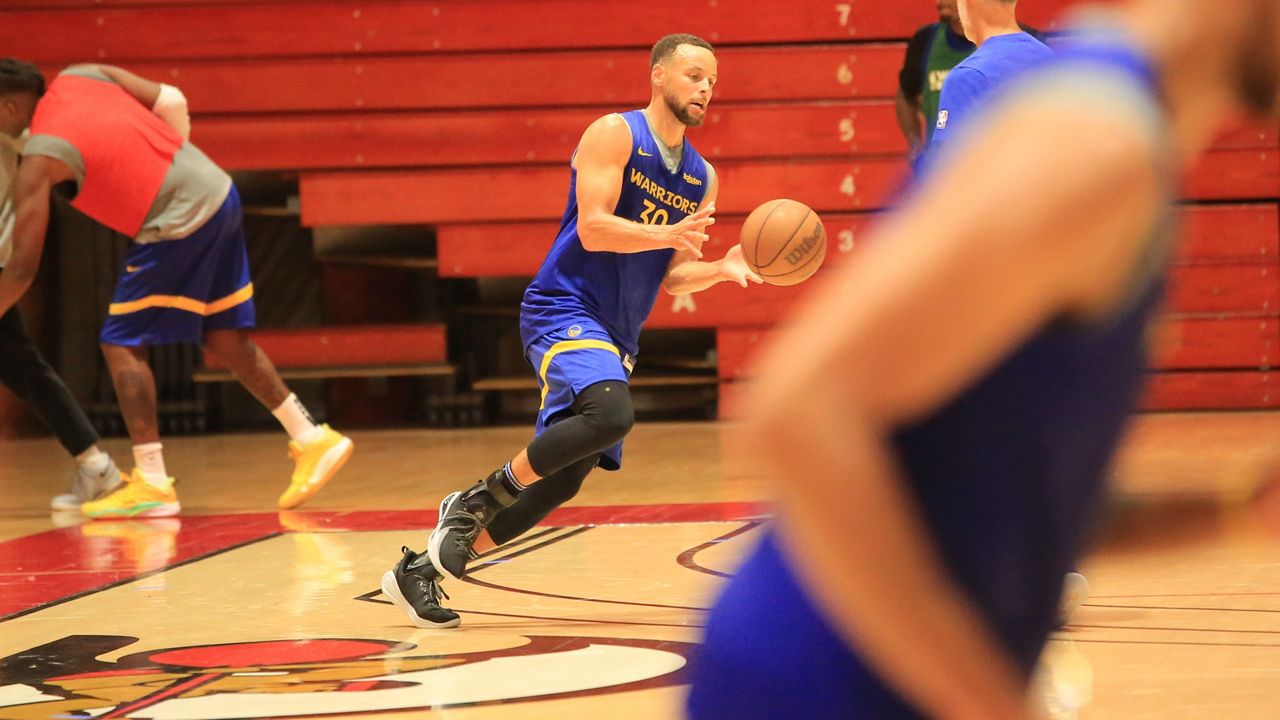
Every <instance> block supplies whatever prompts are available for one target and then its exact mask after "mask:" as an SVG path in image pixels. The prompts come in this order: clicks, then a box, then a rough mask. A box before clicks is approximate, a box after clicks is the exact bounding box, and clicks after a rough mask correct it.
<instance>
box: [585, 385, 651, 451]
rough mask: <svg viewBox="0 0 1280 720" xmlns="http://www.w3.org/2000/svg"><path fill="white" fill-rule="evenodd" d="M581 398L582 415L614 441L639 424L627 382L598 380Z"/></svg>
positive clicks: (588, 422) (593, 427)
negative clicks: (599, 381)
mask: <svg viewBox="0 0 1280 720" xmlns="http://www.w3.org/2000/svg"><path fill="white" fill-rule="evenodd" d="M578 399H579V402H578V403H576V404H577V405H578V406H579V407H578V411H579V414H581V415H582V416H583V418H585V419H586V421H587V424H588V425H590V426H591V428H592V429H594V430H595V431H596V432H597V433H598V434H599V435H601V436H604V437H606V438H608V439H609V440H610V441H612V442H617V441H619V440H621V439H622V438H624V437H626V435H627V433H629V432H631V428H632V426H633V425H635V423H636V412H635V407H634V406H633V405H632V404H631V392H630V389H629V388H628V387H627V384H626V383H624V382H618V381H615V380H610V381H606V382H601V383H596V384H595V385H592V386H590V387H588V388H587V389H586V390H583V391H582V394H581V396H580V397H579V398H578Z"/></svg>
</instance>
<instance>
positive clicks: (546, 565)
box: [0, 413, 1280, 720]
mask: <svg viewBox="0 0 1280 720" xmlns="http://www.w3.org/2000/svg"><path fill="white" fill-rule="evenodd" d="M352 435H353V437H354V439H355V441H356V453H355V456H354V457H353V459H352V461H351V462H350V463H349V464H348V466H347V467H346V469H344V471H343V472H342V474H340V475H339V477H338V478H337V479H336V480H335V481H334V483H333V484H332V485H331V486H330V487H329V488H327V489H326V490H325V491H324V492H323V493H321V495H320V496H319V497H317V498H316V499H315V500H314V501H313V502H312V503H311V504H310V505H309V506H307V507H306V508H305V509H304V510H301V511H295V512H285V513H277V512H275V511H274V509H273V508H274V500H275V497H276V496H277V495H278V494H279V492H280V490H282V489H283V486H284V485H285V483H286V480H287V477H288V473H289V471H290V464H289V461H288V460H287V459H286V457H285V448H284V442H283V436H282V435H281V434H278V433H270V434H254V435H228V436H217V437H206V438H191V439H188V438H172V439H169V440H168V441H167V442H166V458H167V461H168V465H169V468H170V470H171V471H172V472H173V473H174V474H175V475H176V476H177V477H178V479H179V493H180V498H181V500H182V503H183V505H184V514H183V516H182V517H180V518H173V519H163V520H136V521H121V522H98V523H78V522H77V521H76V520H75V519H74V518H65V517H62V518H51V516H50V515H49V513H48V512H47V511H46V510H45V508H46V507H47V503H48V499H49V497H50V496H51V495H52V494H54V493H56V492H59V491H61V490H62V489H63V487H62V485H63V483H64V481H65V480H66V478H67V477H68V476H69V472H70V468H69V461H67V460H66V458H65V457H63V456H62V454H61V453H60V452H59V450H58V448H57V446H56V445H55V444H54V443H53V441H52V440H27V441H11V442H5V443H0V453H2V454H3V457H4V458H5V463H4V468H3V470H2V471H0V494H2V495H3V497H5V498H7V500H8V502H7V503H6V508H5V509H4V510H3V511H0V718H23V719H25V718H50V717H57V718H76V717H100V718H125V717H129V718H157V719H159V718H172V719H174V720H176V719H179V718H193V719H194V718H278V717H289V718H300V717H309V716H319V715H324V716H326V717H346V716H352V717H355V716H361V717H386V718H396V717H402V718H408V717H414V718H418V717H437V716H438V717H448V718H544V717H545V718H563V717H601V718H606V717H607V718H674V717H678V716H679V712H680V706H681V702H682V696H683V687H682V682H683V680H682V675H681V668H682V667H683V666H684V664H685V661H686V658H687V657H688V654H689V652H690V651H691V649H692V648H693V646H694V644H695V643H696V642H697V641H698V634H699V626H700V624H701V622H702V614H703V613H702V610H701V609H702V608H705V607H706V606H707V604H708V603H709V602H710V600H711V598H712V597H713V595H714V593H715V591H716V588H717V587H718V586H719V584H720V583H721V582H722V580H723V577H724V576H725V574H726V573H729V572H732V569H733V566H734V563H735V559H736V558H737V557H739V556H740V554H741V553H742V552H743V551H744V550H745V549H747V548H748V547H749V546H750V544H751V542H752V541H753V539H754V538H755V537H756V536H757V533H758V531H759V528H758V520H757V518H758V517H759V515H760V514H761V513H762V512H763V511H764V506H763V504H762V503H763V501H765V500H766V498H767V493H768V482H767V478H764V477H761V476H760V475H759V474H758V473H756V472H754V471H753V468H752V466H751V465H750V463H749V462H747V461H743V460H741V459H739V449H738V448H737V447H736V446H735V440H734V435H733V431H732V426H731V425H725V424H714V423H691V424H646V425H641V426H639V427H638V428H637V429H636V431H635V433H634V434H633V436H632V438H631V439H630V440H629V441H628V444H627V452H626V467H625V469H624V470H623V472H621V473H614V474H607V473H599V472H598V473H597V474H596V475H593V476H592V477H591V478H590V479H589V480H588V482H587V484H586V486H585V488H584V489H583V492H582V493H581V494H580V495H579V497H578V498H576V499H575V500H574V501H573V502H572V503H570V505H569V506H566V508H563V509H562V510H560V511H558V512H557V513H556V514H554V515H553V516H552V517H551V518H549V520H548V523H547V524H546V525H545V526H543V527H540V528H537V529H535V530H534V531H532V532H531V533H530V534H529V535H527V536H526V538H525V539H523V541H518V542H517V543H516V544H513V545H511V546H509V547H507V548H504V549H502V550H500V551H499V552H497V553H495V554H494V555H491V556H489V557H486V558H485V559H484V561H483V563H484V564H482V565H480V566H478V569H477V570H476V572H475V573H474V576H473V577H472V578H471V582H468V583H450V584H449V585H448V586H446V589H447V591H448V592H449V593H450V595H451V596H452V599H451V600H450V601H449V603H448V604H449V605H451V606H452V607H454V608H456V609H458V610H459V611H460V612H462V615H463V626H462V627H461V628H458V629H454V630H418V629H416V628H413V627H412V626H410V625H409V624H408V623H407V622H406V620H405V618H404V617H403V616H402V615H401V614H400V613H399V611H397V610H395V609H394V608H393V607H391V606H390V605H389V604H387V603H386V602H385V600H384V599H383V598H382V597H381V595H380V593H379V592H378V582H379V577H380V576H381V574H382V573H383V572H384V571H385V570H386V569H388V568H389V567H390V566H391V565H392V564H393V563H394V562H395V560H396V559H397V558H398V556H399V548H400V546H401V545H402V544H408V545H412V546H415V547H418V548H420V547H421V546H422V545H423V544H424V543H425V539H426V528H428V527H429V526H430V525H431V524H432V523H433V522H434V515H435V509H434V508H435V505H436V503H437V502H438V500H439V498H440V497H441V496H442V495H443V494H444V493H445V492H447V491H449V490H451V489H454V488H456V487H459V486H460V485H461V484H462V483H464V482H467V481H469V480H472V479H474V478H477V477H479V476H480V474H481V473H483V472H486V471H488V470H491V469H492V468H493V467H495V466H496V465H497V464H498V463H499V462H501V461H502V460H504V459H505V458H506V457H507V456H508V455H510V454H511V453H512V451H514V450H515V449H517V448H519V447H520V446H521V445H522V444H523V443H524V442H525V441H526V440H527V438H528V435H529V431H528V430H527V429H525V428H501V429H485V430H466V431H425V430H423V431H417V430H413V431H392V432H387V431H378V432H355V433H353V434H352ZM1277 438H1280V415H1277V414H1266V413H1247V414H1245V413H1241V414H1228V413H1219V414H1174V415H1148V416H1143V417H1141V418H1139V420H1138V422H1137V423H1136V425H1135V429H1134V432H1133V434H1132V436H1131V438H1130V440H1129V442H1128V444H1127V446H1126V449H1125V452H1124V454H1123V457H1122V460H1121V462H1120V463H1119V464H1118V467H1117V488H1118V492H1117V496H1116V500H1115V502H1114V503H1113V507H1112V511H1111V513H1110V522H1109V523H1108V526H1107V530H1106V531H1105V532H1104V533H1102V536H1101V539H1100V541H1099V544H1098V547H1097V549H1096V551H1095V552H1094V553H1093V554H1092V555H1091V556H1090V557H1089V558H1088V559H1087V560H1086V561H1085V562H1084V564H1083V568H1082V569H1083V571H1084V572H1085V574H1086V575H1087V576H1088V577H1089V580H1090V582H1091V584H1092V589H1093V596H1092V597H1091V598H1090V599H1089V601H1088V602H1087V604H1086V605H1085V606H1084V607H1082V608H1081V609H1080V610H1079V611H1078V612H1077V614H1076V616H1075V620H1074V622H1073V624H1072V625H1071V627H1070V628H1068V629H1067V630H1066V631H1064V632H1062V633H1060V634H1059V635H1057V636H1056V637H1055V639H1054V640H1053V642H1052V643H1051V644H1050V646H1049V648H1048V650H1047V652H1046V656H1045V662H1044V663H1043V669H1042V672H1041V674H1040V679H1039V683H1038V687H1039V690H1038V692H1037V694H1038V695H1039V696H1041V697H1043V698H1044V701H1045V702H1046V704H1047V705H1048V706H1049V708H1050V712H1051V715H1050V716H1051V717H1055V718H1070V717H1081V718H1125V719H1135V718H1161V719H1162V720H1163V719H1168V718H1206V717H1214V718H1218V717H1222V718H1228V717H1248V716H1255V717H1268V716H1270V715H1271V714H1273V713H1274V710H1275V703H1276V699H1277V697H1280V691H1277V690H1276V683H1277V679H1280V552H1278V551H1280V546H1278V545H1277V540H1276V535H1274V534H1272V532H1271V530H1269V528H1268V526H1267V523H1265V522H1263V521H1261V520H1260V516H1259V515H1258V513H1257V512H1255V511H1254V510H1250V509H1248V508H1246V506H1245V505H1244V504H1243V503H1242V502H1241V500H1242V499H1243V498H1245V497H1247V496H1248V495H1249V493H1250V492H1251V491H1252V489H1253V488H1254V487H1255V485H1257V483H1258V482H1259V480H1260V478H1262V477H1263V474H1262V472H1261V469H1262V468H1265V467H1267V466H1268V464H1269V463H1270V461H1271V459H1272V457H1273V456H1274V455H1275V452H1274V448H1275V447H1276V442H1275V440H1276V439H1277ZM109 449H110V450H111V451H112V453H113V455H114V456H115V457H116V458H117V459H118V460H121V461H124V460H127V453H128V447H127V444H126V443H123V442H119V441H112V442H110V443H109ZM1277 505H1280V502H1278V503H1277ZM1277 509H1278V510H1280V507H1278V508H1277ZM779 612H781V613H782V617H784V618H785V608H774V609H772V610H771V611H770V613H771V616H772V617H773V618H774V620H773V621H776V620H777V618H778V613H779Z"/></svg>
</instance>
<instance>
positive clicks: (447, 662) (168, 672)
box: [0, 635, 694, 720]
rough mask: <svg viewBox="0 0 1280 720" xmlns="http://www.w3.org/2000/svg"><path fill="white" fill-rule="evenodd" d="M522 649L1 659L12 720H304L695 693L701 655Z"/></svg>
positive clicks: (64, 645)
mask: <svg viewBox="0 0 1280 720" xmlns="http://www.w3.org/2000/svg"><path fill="white" fill-rule="evenodd" d="M520 640H523V641H526V642H523V643H518V642H517V643H516V646H515V647H506V648H503V649H500V650H493V649H489V650H485V651H482V652H471V653H448V654H432V653H431V652H430V651H429V650H426V649H419V648H418V646H417V645H414V644H413V643H405V642H400V643H397V642H391V641H386V640H368V639H332V638H330V639H311V640H270V641H259V642H245V643H231V644H225V645H202V646H194V647H177V648H167V649H162V650H148V651H146V652H137V653H133V654H130V655H125V656H124V657H121V658H120V659H119V660H117V661H115V662H103V661H100V660H98V659H97V658H98V657H101V656H103V655H105V654H107V653H114V652H117V651H119V650H122V649H124V648H127V647H128V646H130V645H132V644H134V643H135V642H137V638H133V637H126V636H119V635H71V636H68V637H64V638H62V639H61V640H57V641H54V642H51V643H48V644H46V645H42V646H40V647H35V648H32V649H30V650H26V651H24V652H20V653H18V654H16V655H11V656H9V657H7V658H3V659H0V717H3V718H10V719H12V720H34V719H35V718H42V719H43V718H50V717H56V718H89V717H93V718H148V719H150V720H201V719H203V718H285V717H288V718H300V717H308V716H321V715H343V714H348V713H352V714H354V713H359V714H361V715H369V714H377V713H390V712H402V711H405V710H440V709H444V708H449V707H457V706H477V705H489V704H497V703H504V704H509V703H513V702H521V701H533V700H544V699H553V698H554V699H563V698H572V697H583V696H588V695H601V694H608V693H616V692H626V691H632V690H643V689H648V688H659V687H670V686H674V685H680V684H683V682H684V680H683V677H682V676H683V673H682V672H681V671H682V668H684V667H685V665H686V662H687V660H688V656H689V654H690V652H691V651H692V650H693V648H694V646H693V645H692V644H690V643H680V642H671V641H658V640H628V639H621V638H586V637H555V636H537V635H531V636H524V637H522V638H520ZM415 650H417V652H413V651H415ZM549 670H550V671H549Z"/></svg>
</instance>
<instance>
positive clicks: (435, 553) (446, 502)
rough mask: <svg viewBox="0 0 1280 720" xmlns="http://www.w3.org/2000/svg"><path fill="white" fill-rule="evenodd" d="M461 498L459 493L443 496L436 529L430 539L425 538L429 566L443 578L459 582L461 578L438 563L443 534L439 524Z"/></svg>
mask: <svg viewBox="0 0 1280 720" xmlns="http://www.w3.org/2000/svg"><path fill="white" fill-rule="evenodd" d="M461 498H462V493H461V492H453V493H449V494H448V495H445V496H444V499H443V500H441V501H440V518H439V519H438V520H436V529H435V530H432V531H431V537H429V538H427V557H429V558H431V564H432V565H435V566H436V570H437V571H439V572H440V574H441V575H444V576H445V577H449V578H453V579H454V580H461V579H462V578H460V577H458V576H457V575H454V574H453V573H451V572H449V571H448V570H446V569H445V568H444V564H443V563H441V562H440V544H441V543H443V542H444V535H445V534H444V532H443V531H442V530H441V529H440V523H442V522H444V516H445V511H447V510H448V509H449V506H450V505H452V504H453V503H454V502H455V501H457V500H460V499H461Z"/></svg>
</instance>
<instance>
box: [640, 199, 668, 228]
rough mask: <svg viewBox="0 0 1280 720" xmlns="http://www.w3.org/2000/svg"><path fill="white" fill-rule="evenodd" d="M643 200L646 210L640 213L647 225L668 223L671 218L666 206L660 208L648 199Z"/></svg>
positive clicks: (642, 220)
mask: <svg viewBox="0 0 1280 720" xmlns="http://www.w3.org/2000/svg"><path fill="white" fill-rule="evenodd" d="M641 202H643V203H644V212H642V213H640V222H642V223H644V224H645V225H666V224H667V220H669V219H671V216H670V215H668V214H667V211H666V209H665V208H660V207H658V206H657V205H654V204H653V203H651V202H649V201H648V200H642V201H641Z"/></svg>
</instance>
